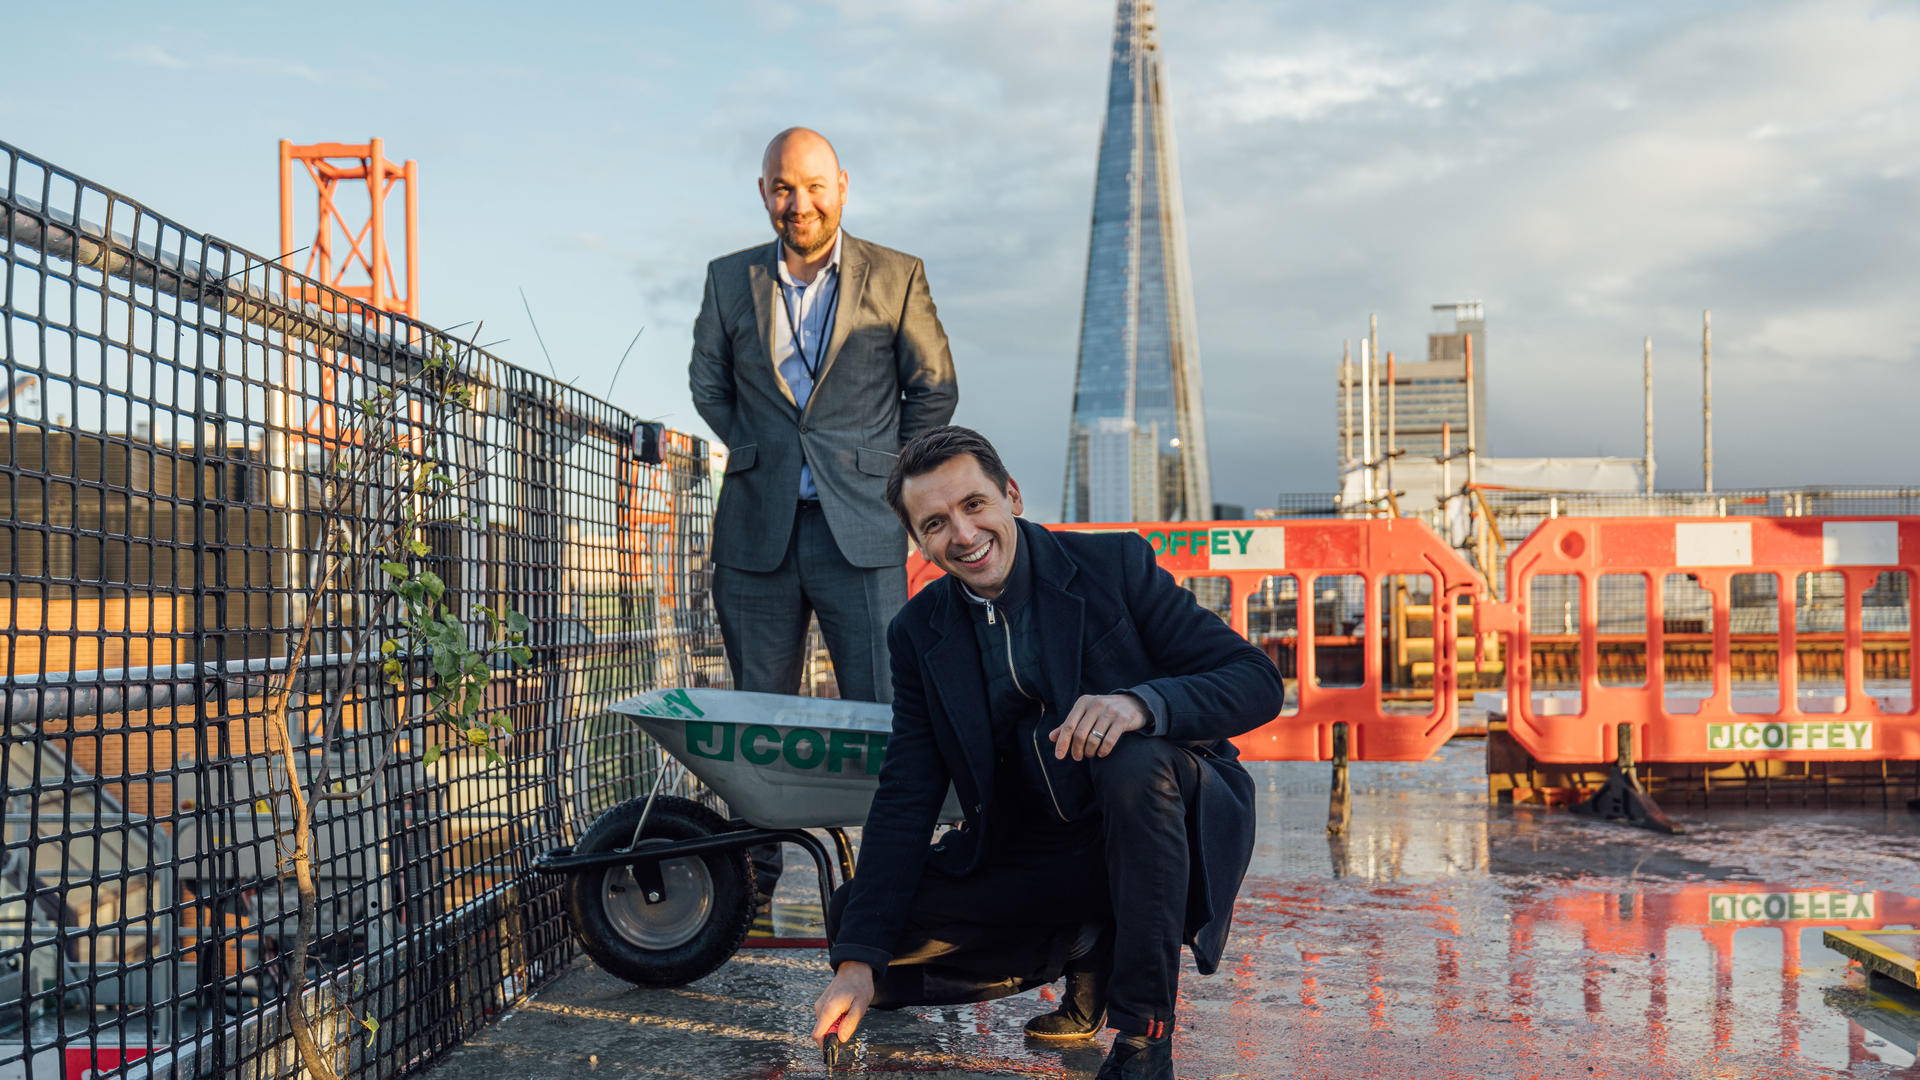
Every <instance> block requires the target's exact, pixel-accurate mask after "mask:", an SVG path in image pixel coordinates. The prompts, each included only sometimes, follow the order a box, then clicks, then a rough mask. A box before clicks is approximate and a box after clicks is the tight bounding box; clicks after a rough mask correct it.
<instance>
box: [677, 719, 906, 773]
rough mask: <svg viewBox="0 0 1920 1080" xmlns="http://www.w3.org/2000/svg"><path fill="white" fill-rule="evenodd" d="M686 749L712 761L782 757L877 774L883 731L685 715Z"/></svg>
mask: <svg viewBox="0 0 1920 1080" xmlns="http://www.w3.org/2000/svg"><path fill="white" fill-rule="evenodd" d="M686 731H687V752H688V753H690V754H692V755H694V756H695V757H703V758H710V759H712V760H714V761H744V762H746V763H747V764H749V765H772V764H773V763H774V762H776V761H778V762H784V763H786V765H787V767H788V768H791V769H798V770H801V771H803V772H804V771H809V770H813V769H825V770H826V771H827V772H832V773H847V772H859V771H864V772H865V773H866V774H867V775H868V776H877V775H879V773H880V763H881V762H883V761H885V760H886V757H887V735H886V733H885V732H882V731H820V730H819V729H817V728H810V727H793V728H788V729H787V733H786V734H785V735H781V734H780V729H779V728H776V727H771V726H769V725H767V724H744V725H742V724H724V723H714V722H712V721H708V720H689V721H687V724H686Z"/></svg>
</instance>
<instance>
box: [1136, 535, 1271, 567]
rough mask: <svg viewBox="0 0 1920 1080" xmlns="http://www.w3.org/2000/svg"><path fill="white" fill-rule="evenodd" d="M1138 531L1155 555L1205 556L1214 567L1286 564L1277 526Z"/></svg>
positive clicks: (1209, 564)
mask: <svg viewBox="0 0 1920 1080" xmlns="http://www.w3.org/2000/svg"><path fill="white" fill-rule="evenodd" d="M1140 535H1142V536H1144V537H1146V540H1147V543H1148V544H1150V545H1152V547H1153V553H1154V554H1155V555H1157V556H1162V557H1168V556H1171V557H1183V556H1184V557H1195V558H1204V559H1206V560H1207V566H1208V568H1210V569H1213V570H1234V569H1246V570H1269V569H1279V568H1282V567H1284V566H1286V565H1287V531H1286V529H1285V528H1283V527H1279V526H1262V527H1259V528H1252V529H1150V530H1144V531H1142V532H1141V534H1140Z"/></svg>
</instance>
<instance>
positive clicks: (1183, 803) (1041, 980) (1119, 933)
mask: <svg viewBox="0 0 1920 1080" xmlns="http://www.w3.org/2000/svg"><path fill="white" fill-rule="evenodd" d="M1087 767H1088V768H1089V769H1090V770H1091V771H1092V776H1093V789H1094V793H1095V799H1096V802H1097V803H1098V815H1097V816H1096V817H1095V818H1094V819H1092V820H1090V821H1088V822H1085V823H1084V824H1082V825H1080V826H1079V827H1072V826H1069V827H1044V828H1022V827H1019V826H1015V827H1013V828H1008V829H1006V830H1004V832H1005V833H1007V834H1010V835H1008V836H1007V837H1006V838H1005V839H1004V840H1001V841H1000V842H998V843H996V844H994V846H993V847H992V849H991V850H990V851H989V852H988V853H987V855H986V857H985V858H984V859H983V860H982V862H981V865H980V866H979V867H978V869H976V870H975V872H974V873H972V874H969V875H967V876H965V877H956V876H953V875H951V874H947V873H944V872H942V871H940V870H938V869H936V868H935V867H933V866H931V865H929V866H928V867H927V869H926V870H925V871H924V872H923V873H922V874H921V875H920V884H919V886H918V888H916V889H915V891H914V897H913V907H912V910H911V913H910V914H909V915H908V918H907V925H906V927H905V929H904V930H902V931H901V934H900V937H899V938H898V939H897V940H896V941H895V943H894V950H893V960H892V962H891V963H889V964H888V965H887V969H886V971H884V972H876V973H875V980H874V986H875V999H874V1006H875V1007H876V1008H882V1009H893V1008H900V1007H902V1006H906V1005H957V1004H964V1003H966V1002H972V1001H987V1000H990V999H992V998H997V997H1005V996H1007V995H1009V994H1018V993H1020V992H1022V991H1025V990H1031V989H1033V988H1034V987H1037V986H1043V985H1045V984H1047V983H1050V982H1053V981H1054V980H1055V979H1058V978H1059V977H1060V976H1061V974H1062V973H1063V972H1064V971H1065V969H1066V963H1067V960H1068V957H1069V955H1070V952H1071V950H1072V949H1073V947H1074V944H1075V942H1076V940H1081V941H1084V940H1085V939H1086V937H1087V935H1086V933H1085V931H1086V928H1087V927H1088V925H1089V924H1110V925H1111V926H1112V928H1113V933H1112V934H1111V935H1108V936H1107V937H1106V938H1105V939H1103V940H1109V941H1111V942H1112V949H1113V968H1112V970H1113V976H1112V979H1111V981H1110V982H1109V983H1108V998H1107V1003H1108V1004H1107V1007H1108V1016H1109V1023H1110V1024H1111V1025H1112V1026H1113V1027H1115V1028H1118V1029H1119V1030H1121V1031H1123V1032H1126V1033H1128V1034H1134V1035H1145V1034H1149V1033H1150V1032H1153V1031H1155V1030H1170V1028H1171V1024H1172V1022H1173V1006H1174V998H1175V995H1176V993H1177V992H1178V990H1179V979H1180V946H1181V941H1182V939H1183V938H1184V937H1185V923H1186V911H1187V870H1188V861H1189V860H1188V844H1189V839H1188V837H1189V835H1190V833H1189V830H1188V828H1187V818H1188V814H1189V812H1190V811H1191V808H1192V806H1193V804H1194V801H1195V799H1197V798H1198V795H1199V787H1200V769H1201V768H1202V766H1201V764H1200V762H1199V760H1198V759H1197V758H1195V756H1194V754H1193V752H1192V751H1190V750H1188V749H1186V748H1185V747H1183V746H1180V745H1178V744H1176V743H1170V742H1168V741H1166V740H1165V739H1158V738H1154V737H1152V736H1143V735H1128V736H1125V737H1123V738H1122V739H1121V740H1120V742H1119V744H1118V745H1116V746H1115V747H1114V750H1113V753H1112V754H1110V755H1108V756H1107V757H1104V758H1095V759H1092V760H1090V761H1089V762H1087ZM849 890H850V886H847V885H843V886H841V887H840V889H838V890H837V891H835V893H834V894H833V900H832V902H831V903H830V904H828V905H827V937H828V939H829V940H832V939H835V938H837V937H838V935H839V931H840V921H841V919H842V918H843V917H844V915H845V911H846V903H847V896H848V892H849ZM1156 1023H1158V1024H1162V1025H1166V1027H1165V1028H1158V1027H1156Z"/></svg>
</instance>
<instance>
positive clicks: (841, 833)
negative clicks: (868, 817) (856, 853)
mask: <svg viewBox="0 0 1920 1080" xmlns="http://www.w3.org/2000/svg"><path fill="white" fill-rule="evenodd" d="M827 835H828V836H831V837H833V848H834V852H835V854H837V855H839V856H840V880H842V881H852V880H853V844H852V842H851V841H849V840H848V839H847V830H845V829H842V828H838V827H835V828H831V829H828V830H827Z"/></svg>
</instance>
